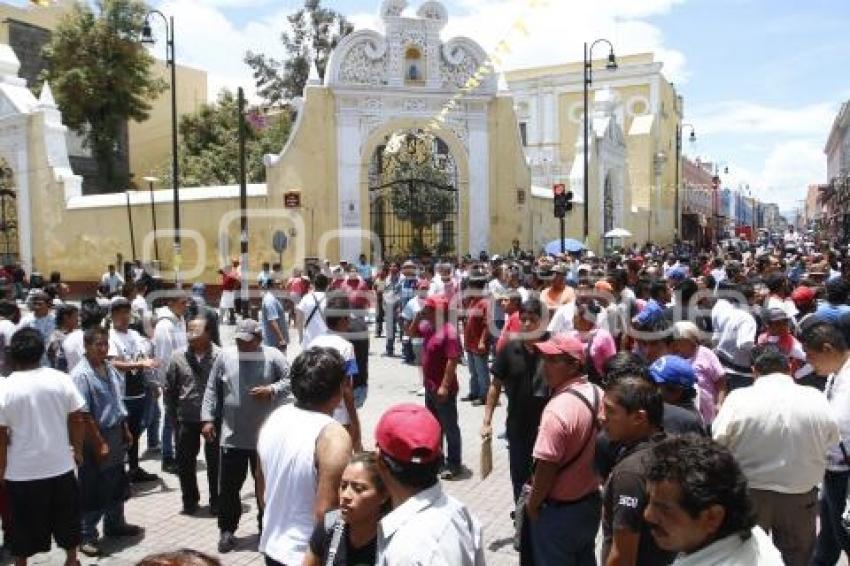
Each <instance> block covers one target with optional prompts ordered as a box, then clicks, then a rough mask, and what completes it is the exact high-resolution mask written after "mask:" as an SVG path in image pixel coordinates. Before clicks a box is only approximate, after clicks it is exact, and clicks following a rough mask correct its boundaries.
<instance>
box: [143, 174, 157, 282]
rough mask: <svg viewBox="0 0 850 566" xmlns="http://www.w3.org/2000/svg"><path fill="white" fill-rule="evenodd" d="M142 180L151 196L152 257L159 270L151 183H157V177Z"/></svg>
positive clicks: (154, 208)
mask: <svg viewBox="0 0 850 566" xmlns="http://www.w3.org/2000/svg"><path fill="white" fill-rule="evenodd" d="M143 180H144V181H147V182H148V192H149V193H150V197H151V226H153V253H154V259H156V262H157V270H159V238H157V234H156V207H155V206H154V200H153V184H154V183H159V179H158V178H156V177H143Z"/></svg>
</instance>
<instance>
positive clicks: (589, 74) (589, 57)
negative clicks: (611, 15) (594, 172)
mask: <svg viewBox="0 0 850 566" xmlns="http://www.w3.org/2000/svg"><path fill="white" fill-rule="evenodd" d="M598 43H606V44H608V48H609V49H610V51H609V52H608V63H606V64H605V68H606V69H608V70H609V71H616V70H617V58H616V57H615V56H614V45H613V44H612V43H611V42H610V41H608V40H607V39H597V40H596V41H594V42H593V43H592V44H590V47H588V45H587V43H585V44H584V241H585V245H586V243H587V236H588V230H589V219H590V179H588V170H589V169H590V157H589V155H588V147H587V146H588V141H587V138H588V128H589V118H588V112H587V110H588V102H587V97H588V89H589V88H590V85H591V84H593V48H594V47H596V45H597V44H598Z"/></svg>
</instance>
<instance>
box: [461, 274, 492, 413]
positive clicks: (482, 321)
mask: <svg viewBox="0 0 850 566" xmlns="http://www.w3.org/2000/svg"><path fill="white" fill-rule="evenodd" d="M486 286H487V272H486V271H484V270H483V269H482V268H480V267H476V268H473V269H472V271H470V273H469V286H468V288H467V291H466V294H467V297H466V298H465V300H464V307H465V308H466V322H465V323H464V325H463V348H464V350H465V351H466V359H467V361H468V362H469V394H468V395H467V396H466V397H464V398H462V399H461V401H472V404H473V405H475V406H480V405H484V404H485V403H486V402H487V391H488V390H489V389H490V369H489V367H488V366H487V361H488V359H489V357H490V331H489V322H490V313H491V305H490V300H491V298H490V296H489V295H488V294H487V292H486V290H485V289H486Z"/></svg>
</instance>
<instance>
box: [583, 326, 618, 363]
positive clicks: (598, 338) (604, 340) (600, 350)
mask: <svg viewBox="0 0 850 566" xmlns="http://www.w3.org/2000/svg"><path fill="white" fill-rule="evenodd" d="M573 334H574V335H575V337H576V338H578V339H579V340H581V341H582V342H584V343H585V345H586V344H587V340H588V338H590V337H591V335H592V338H591V340H592V341H591V343H590V360H591V361H592V362H593V367H594V368H596V372H597V373H598V374H599V375H605V362H606V361H608V358H611V357H613V356H614V355H615V354H616V353H617V344H616V343H615V342H614V338H613V337H612V336H611V333H610V332H608V331H607V330H605V329H604V328H598V329H596V330H592V331H591V332H588V333H582V332H577V331H575V332H573Z"/></svg>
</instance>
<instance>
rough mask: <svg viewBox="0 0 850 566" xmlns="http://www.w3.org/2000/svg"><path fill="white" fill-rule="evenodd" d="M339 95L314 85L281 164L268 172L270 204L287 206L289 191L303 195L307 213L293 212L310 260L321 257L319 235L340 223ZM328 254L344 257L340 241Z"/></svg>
mask: <svg viewBox="0 0 850 566" xmlns="http://www.w3.org/2000/svg"><path fill="white" fill-rule="evenodd" d="M335 113H336V108H335V102H334V96H333V93H332V92H331V91H330V90H329V89H326V88H323V87H320V86H308V87H307V89H306V90H305V98H304V105H303V107H302V109H301V112H300V115H299V117H298V119H297V122H296V124H294V126H293V130H292V131H293V134H292V137H291V138H290V140H289V142H288V143H287V146H286V149H285V151H284V152H283V154H282V156H281V157H280V161H278V162H277V163H276V164H274V165H272V166H271V167H268V168H267V185H268V191H269V201H270V202H271V203H273V205H272V206H273V207H283V196H284V193H286V192H289V191H298V192H300V193H301V209H300V210H298V211H293V214H297V215H298V217H299V218H301V220H302V222H303V226H304V228H303V230H302V233H298V234H296V236H295V238H301V239H302V242H303V244H304V246H305V248H304V249H305V253H306V255H307V256H308V257H318V256H319V255H320V252H319V245H320V244H321V242H320V240H319V237H318V235H320V234H324V233H327V232H330V231H331V230H335V229H336V228H337V227H338V225H339V194H338V190H337V166H336V163H337V159H336V156H337V145H336V129H335V120H334V116H335ZM327 249H328V251H327V252H326V255H327V256H328V257H333V258H336V257H338V256H339V242H338V241H336V240H334V241H331V242H330V243H329V247H328V248H327Z"/></svg>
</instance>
